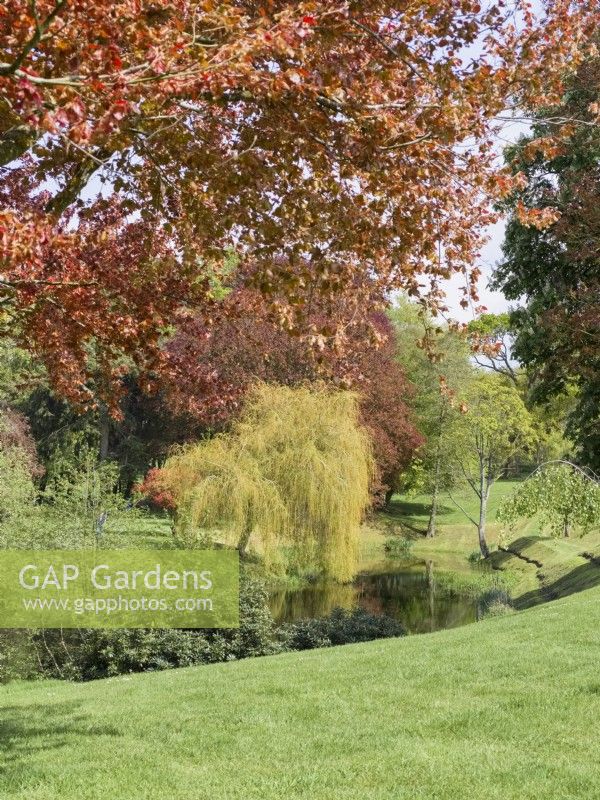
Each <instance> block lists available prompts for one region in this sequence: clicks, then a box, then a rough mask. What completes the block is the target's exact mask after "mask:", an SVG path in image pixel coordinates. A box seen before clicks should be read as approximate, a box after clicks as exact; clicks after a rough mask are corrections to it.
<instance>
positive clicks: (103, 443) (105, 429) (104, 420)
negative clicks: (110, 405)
mask: <svg viewBox="0 0 600 800" xmlns="http://www.w3.org/2000/svg"><path fill="white" fill-rule="evenodd" d="M99 426H100V452H99V457H100V461H106V459H107V458H108V449H109V443H110V418H109V416H108V409H107V407H106V406H105V405H104V404H103V405H102V406H101V407H100V419H99Z"/></svg>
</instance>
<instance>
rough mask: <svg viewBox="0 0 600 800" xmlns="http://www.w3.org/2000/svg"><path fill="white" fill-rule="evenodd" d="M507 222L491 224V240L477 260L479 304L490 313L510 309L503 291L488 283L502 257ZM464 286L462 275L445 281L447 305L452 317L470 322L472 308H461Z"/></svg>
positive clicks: (489, 233) (498, 312)
mask: <svg viewBox="0 0 600 800" xmlns="http://www.w3.org/2000/svg"><path fill="white" fill-rule="evenodd" d="M504 228H505V223H504V222H503V221H502V222H498V223H496V224H495V225H492V226H490V228H489V231H488V235H489V237H490V240H489V242H488V243H487V245H486V246H485V247H484V248H483V250H482V252H481V256H480V258H479V260H478V262H477V266H478V267H479V268H480V269H481V271H482V276H481V278H480V281H479V300H480V302H479V305H482V306H485V307H486V308H487V310H488V311H489V312H490V313H494V314H500V313H501V312H502V311H507V310H508V302H507V300H506V298H505V297H504V295H503V294H502V293H501V292H494V291H492V290H491V289H490V288H489V286H488V284H489V281H490V278H491V275H492V272H493V269H494V267H495V265H496V264H497V263H498V262H499V261H500V260H501V258H502V250H501V246H502V240H503V239H504ZM461 286H464V278H463V276H462V275H456V276H455V277H454V278H452V279H451V280H449V281H445V290H446V298H447V305H448V308H449V309H450V315H449V316H450V317H452V318H453V319H457V320H459V321H460V322H468V321H469V320H470V319H473V316H474V314H473V311H472V309H470V308H468V309H464V308H461V307H460V305H459V303H460V301H461V300H462V297H463V294H462V292H461V291H460V287H461Z"/></svg>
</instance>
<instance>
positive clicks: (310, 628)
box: [281, 608, 405, 650]
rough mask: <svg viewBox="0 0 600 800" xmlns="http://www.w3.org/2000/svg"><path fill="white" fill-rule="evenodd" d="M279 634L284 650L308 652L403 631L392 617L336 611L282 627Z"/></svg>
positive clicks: (402, 633)
mask: <svg viewBox="0 0 600 800" xmlns="http://www.w3.org/2000/svg"><path fill="white" fill-rule="evenodd" d="M281 633H282V637H283V639H284V642H285V645H286V648H287V649H288V650H312V649H313V648H316V647H331V646H333V645H340V644H352V643H353V642H369V641H371V640H372V639H386V638H389V637H391V636H404V635H405V630H404V628H403V627H402V625H401V624H400V623H399V622H398V621H397V620H395V619H393V618H392V617H386V616H382V615H379V614H370V613H369V612H368V611H365V610H364V609H363V608H355V609H353V610H352V611H346V610H345V609H343V608H336V609H334V610H333V611H332V613H331V614H330V615H329V616H328V617H323V618H321V619H306V620H300V621H299V622H295V623H289V624H287V625H284V626H282V628H281Z"/></svg>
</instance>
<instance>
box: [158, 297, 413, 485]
mask: <svg viewBox="0 0 600 800" xmlns="http://www.w3.org/2000/svg"><path fill="white" fill-rule="evenodd" d="M229 303H231V304H235V306H236V311H235V313H233V311H231V312H230V311H229V310H228V309H227V308H226V310H225V313H224V314H223V315H222V316H221V317H219V318H218V319H214V320H212V323H211V324H210V325H207V324H206V323H205V322H204V321H203V320H202V319H196V320H194V321H192V322H191V323H190V324H188V325H186V326H185V327H184V328H182V329H181V330H180V331H179V332H178V333H177V334H176V336H175V337H174V338H173V339H172V340H171V341H170V342H169V344H168V346H167V370H166V372H165V376H166V377H165V378H164V381H166V386H167V398H168V399H167V405H168V406H169V407H171V408H173V409H175V410H177V411H178V412H181V413H187V414H189V415H190V416H191V417H192V418H193V419H194V420H195V421H196V422H199V423H201V424H203V425H206V426H208V427H212V428H213V429H215V428H216V429H220V428H222V427H223V426H227V425H228V424H230V423H231V421H232V420H233V419H235V417H236V416H237V415H238V414H239V413H240V410H241V408H242V405H243V402H244V398H245V396H246V393H247V391H248V389H249V388H250V386H252V384H254V383H255V382H256V381H263V382H268V383H278V384H284V385H288V386H299V385H303V384H305V383H308V382H313V383H314V382H322V383H327V384H329V385H331V386H334V387H339V388H349V387H350V388H352V389H354V390H355V391H356V392H357V393H358V395H359V398H360V418H361V422H362V424H363V426H364V427H365V428H366V429H367V430H368V431H369V433H370V435H371V439H372V442H373V449H374V456H375V462H376V465H377V472H376V478H375V481H374V483H373V485H372V488H373V492H374V494H375V495H376V496H377V497H378V499H381V498H382V497H383V496H384V495H385V493H386V492H387V491H388V490H389V489H390V488H393V486H394V483H395V478H396V476H397V474H398V473H399V472H401V471H402V470H403V469H404V468H406V466H407V465H408V463H409V462H410V460H411V458H412V456H413V455H414V453H415V450H416V449H417V448H418V447H419V446H420V444H422V441H423V440H422V438H421V436H420V435H419V434H418V432H417V430H416V428H415V425H414V419H413V415H412V412H411V410H410V403H409V400H410V397H411V395H412V387H411V386H410V383H409V382H408V381H407V379H406V376H405V374H404V371H403V370H402V368H401V367H400V365H399V364H398V363H397V360H396V341H395V337H394V332H393V328H392V326H391V324H390V323H389V321H388V320H387V317H386V316H385V315H384V314H381V313H380V314H374V315H372V316H371V318H370V319H369V320H368V321H367V322H368V326H369V330H370V331H375V333H376V339H370V338H369V335H368V332H367V330H366V325H365V324H363V326H362V327H352V328H351V330H352V333H351V334H350V335H349V337H348V341H347V342H346V343H345V345H344V347H343V348H342V349H341V350H337V349H336V348H335V347H332V346H326V347H323V348H322V349H319V350H317V351H314V350H307V348H306V346H305V345H304V343H303V342H302V340H301V339H300V338H299V337H297V336H293V335H291V334H290V333H289V332H287V331H285V330H282V329H281V327H280V326H279V325H277V324H276V322H274V321H271V322H269V320H268V318H267V315H266V313H264V311H265V310H264V309H263V313H256V308H257V306H256V304H257V303H260V295H258V296H256V295H252V294H249V293H248V292H247V291H241V292H237V293H232V295H231V296H230V297H229V298H227V300H226V301H225V305H226V306H227V305H228V304H229ZM253 311H254V313H252V312H253ZM338 313H340V311H339V309H338ZM320 316H321V315H320V313H319V312H318V311H316V312H314V313H313V316H312V317H311V319H310V320H309V323H310V322H311V321H312V322H313V323H314V325H315V326H317V324H318V320H319V319H320ZM335 322H336V320H330V324H332V325H334V324H335ZM346 322H347V320H346Z"/></svg>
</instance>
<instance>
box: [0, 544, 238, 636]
mask: <svg viewBox="0 0 600 800" xmlns="http://www.w3.org/2000/svg"><path fill="white" fill-rule="evenodd" d="M238 625H239V558H238V554H237V552H234V551H231V550H221V551H219V550H185V551H181V550H174V551H160V550H158V551H157V550H94V551H92V550H45V551H30V550H7V551H5V552H4V553H3V554H2V559H1V561H0V628H235V627H238Z"/></svg>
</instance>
